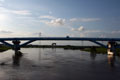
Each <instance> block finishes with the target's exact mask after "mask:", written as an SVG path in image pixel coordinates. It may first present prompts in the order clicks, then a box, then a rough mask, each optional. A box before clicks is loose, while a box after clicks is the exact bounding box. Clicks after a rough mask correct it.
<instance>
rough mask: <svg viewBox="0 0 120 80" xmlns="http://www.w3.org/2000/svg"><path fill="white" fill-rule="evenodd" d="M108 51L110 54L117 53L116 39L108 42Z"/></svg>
mask: <svg viewBox="0 0 120 80" xmlns="http://www.w3.org/2000/svg"><path fill="white" fill-rule="evenodd" d="M107 53H108V55H115V53H116V42H115V41H109V42H108V49H107Z"/></svg>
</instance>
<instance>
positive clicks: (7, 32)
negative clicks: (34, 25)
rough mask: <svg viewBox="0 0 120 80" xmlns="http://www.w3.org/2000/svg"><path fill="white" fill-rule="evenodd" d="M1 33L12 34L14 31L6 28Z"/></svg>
mask: <svg viewBox="0 0 120 80" xmlns="http://www.w3.org/2000/svg"><path fill="white" fill-rule="evenodd" d="M0 33H1V34H11V33H13V32H12V31H6V30H0Z"/></svg>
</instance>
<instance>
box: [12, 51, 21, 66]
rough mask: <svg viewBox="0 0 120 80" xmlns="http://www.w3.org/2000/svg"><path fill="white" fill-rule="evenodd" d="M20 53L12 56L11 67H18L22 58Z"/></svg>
mask: <svg viewBox="0 0 120 80" xmlns="http://www.w3.org/2000/svg"><path fill="white" fill-rule="evenodd" d="M22 56H23V55H22V53H21V52H20V51H19V52H18V53H15V55H13V57H12V58H13V65H14V66H19V65H20V59H21V57H22Z"/></svg>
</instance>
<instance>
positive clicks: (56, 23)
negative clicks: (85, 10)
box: [40, 18, 66, 26]
mask: <svg viewBox="0 0 120 80" xmlns="http://www.w3.org/2000/svg"><path fill="white" fill-rule="evenodd" d="M65 21H66V20H65V19H62V18H57V19H52V20H50V21H48V20H40V22H42V23H45V24H46V25H49V26H63V25H64V24H65Z"/></svg>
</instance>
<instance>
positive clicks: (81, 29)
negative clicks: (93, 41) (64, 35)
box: [71, 26, 85, 31]
mask: <svg viewBox="0 0 120 80" xmlns="http://www.w3.org/2000/svg"><path fill="white" fill-rule="evenodd" d="M84 30H85V28H84V27H83V26H80V27H79V28H71V31H84Z"/></svg>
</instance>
